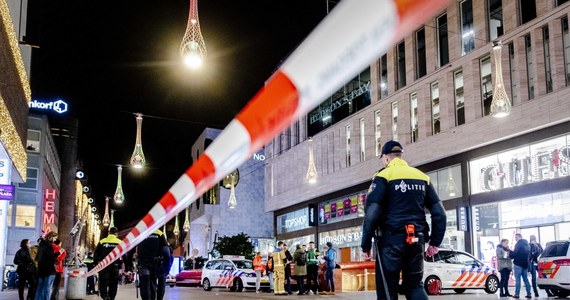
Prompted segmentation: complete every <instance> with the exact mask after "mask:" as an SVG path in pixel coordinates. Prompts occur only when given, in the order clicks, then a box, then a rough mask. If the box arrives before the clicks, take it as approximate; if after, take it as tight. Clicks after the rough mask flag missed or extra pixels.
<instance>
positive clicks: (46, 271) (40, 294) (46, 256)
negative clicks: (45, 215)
mask: <svg viewBox="0 0 570 300" xmlns="http://www.w3.org/2000/svg"><path fill="white" fill-rule="evenodd" d="M56 239H57V232H53V231H52V232H50V233H48V234H47V235H46V237H45V239H43V240H42V241H41V242H40V245H39V248H38V254H37V257H36V259H37V260H38V288H37V290H36V298H35V299H36V300H49V298H50V295H51V288H52V286H53V281H54V279H55V261H56V259H57V257H58V256H59V254H60V253H59V252H55V251H54V249H53V242H54V241H55V240H56Z"/></svg>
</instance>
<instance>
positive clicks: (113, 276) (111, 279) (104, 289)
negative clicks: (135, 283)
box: [99, 265, 119, 300]
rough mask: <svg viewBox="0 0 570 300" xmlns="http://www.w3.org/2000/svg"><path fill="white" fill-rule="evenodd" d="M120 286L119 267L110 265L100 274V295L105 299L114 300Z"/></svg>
mask: <svg viewBox="0 0 570 300" xmlns="http://www.w3.org/2000/svg"><path fill="white" fill-rule="evenodd" d="M118 286H119V267H117V266H115V265H110V266H108V267H106V268H105V269H103V270H102V271H101V272H99V295H100V296H101V298H103V299H109V300H114V299H115V297H116V296H117V287H118Z"/></svg>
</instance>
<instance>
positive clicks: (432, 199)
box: [361, 158, 447, 252]
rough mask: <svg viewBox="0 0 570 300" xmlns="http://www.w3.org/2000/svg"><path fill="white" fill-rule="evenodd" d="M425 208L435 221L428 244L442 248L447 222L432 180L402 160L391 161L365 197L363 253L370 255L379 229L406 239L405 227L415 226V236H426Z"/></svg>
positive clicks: (375, 177) (377, 175)
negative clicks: (423, 233) (373, 240)
mask: <svg viewBox="0 0 570 300" xmlns="http://www.w3.org/2000/svg"><path fill="white" fill-rule="evenodd" d="M425 208H428V209H429V210H430V212H431V219H432V230H431V235H430V236H429V244H430V245H433V246H436V247H439V245H440V244H441V242H442V240H443V235H444V233H445V226H446V222H447V221H446V215H445V209H444V208H443V205H442V204H441V201H440V200H439V197H438V196H437V193H436V192H435V189H434V187H433V185H432V184H431V183H430V178H429V176H427V175H426V174H424V173H423V172H421V171H420V170H418V169H416V168H413V167H410V166H408V164H407V163H406V162H405V161H404V160H402V159H400V158H394V159H392V160H391V161H390V163H389V164H388V165H387V166H386V168H384V169H382V170H380V171H379V172H378V173H376V175H375V176H374V178H373V180H372V184H371V185H370V189H369V190H368V195H367V196H366V204H365V217H364V223H363V226H362V245H361V246H362V250H363V251H365V252H368V251H370V248H371V246H372V245H371V244H372V241H371V240H372V237H373V236H374V231H375V230H376V229H377V228H380V229H381V230H382V232H383V233H384V234H400V233H401V234H403V235H405V232H406V231H405V226H406V225H409V224H413V225H414V226H415V231H416V232H426V233H427V231H428V230H429V227H428V224H427V222H426V216H425V210H424V209H425ZM427 240H428V239H427V234H426V241H427Z"/></svg>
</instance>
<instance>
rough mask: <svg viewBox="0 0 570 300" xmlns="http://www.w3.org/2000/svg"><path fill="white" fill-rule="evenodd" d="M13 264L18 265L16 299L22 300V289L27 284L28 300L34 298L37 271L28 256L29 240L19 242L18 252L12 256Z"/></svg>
mask: <svg viewBox="0 0 570 300" xmlns="http://www.w3.org/2000/svg"><path fill="white" fill-rule="evenodd" d="M14 264H15V265H18V268H17V269H16V273H18V297H19V299H20V300H24V288H25V287H26V283H27V284H28V298H27V299H34V298H35V297H36V285H37V282H36V272H37V271H38V269H37V268H36V265H35V264H34V262H33V260H32V257H31V256H30V240H28V239H23V240H22V241H21V242H20V250H18V252H16V255H14Z"/></svg>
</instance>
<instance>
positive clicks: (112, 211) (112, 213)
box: [109, 209, 115, 227]
mask: <svg viewBox="0 0 570 300" xmlns="http://www.w3.org/2000/svg"><path fill="white" fill-rule="evenodd" d="M109 226H110V227H115V210H114V209H111V224H109Z"/></svg>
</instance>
